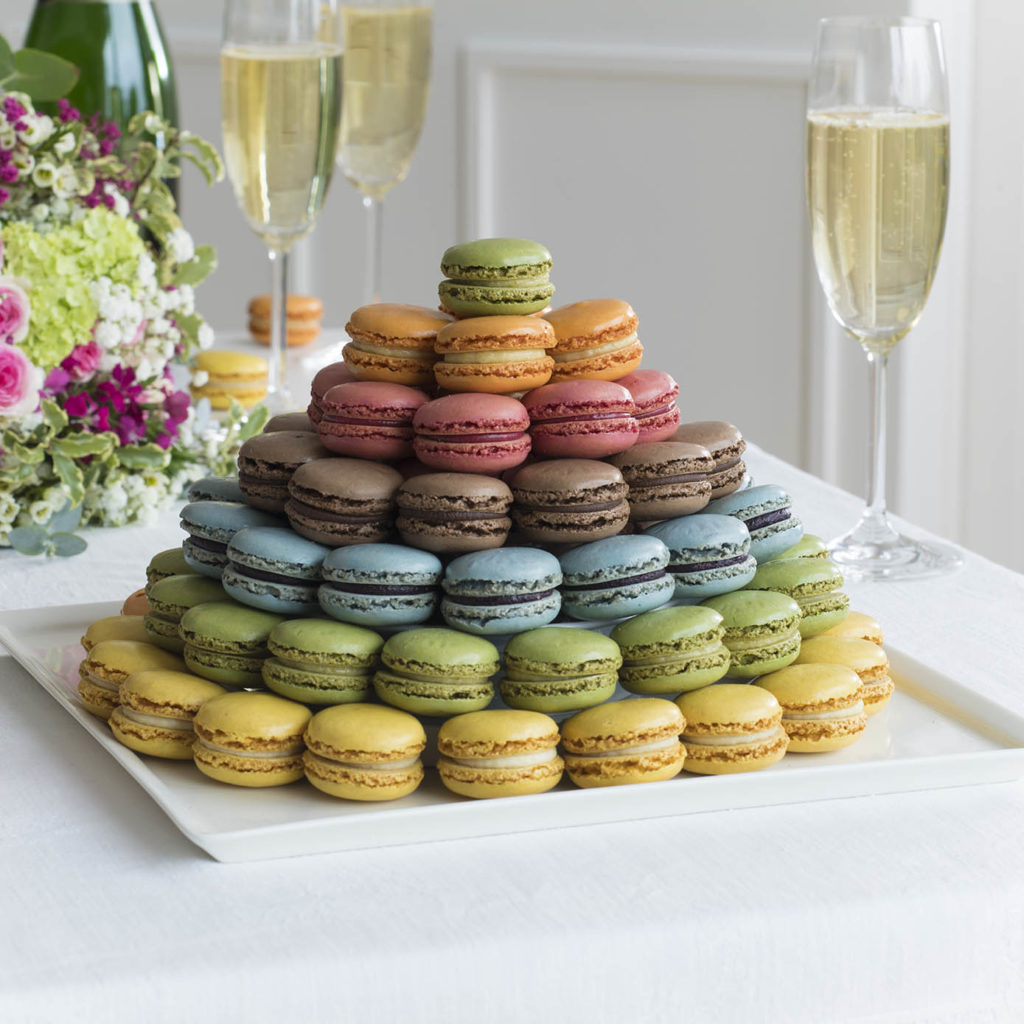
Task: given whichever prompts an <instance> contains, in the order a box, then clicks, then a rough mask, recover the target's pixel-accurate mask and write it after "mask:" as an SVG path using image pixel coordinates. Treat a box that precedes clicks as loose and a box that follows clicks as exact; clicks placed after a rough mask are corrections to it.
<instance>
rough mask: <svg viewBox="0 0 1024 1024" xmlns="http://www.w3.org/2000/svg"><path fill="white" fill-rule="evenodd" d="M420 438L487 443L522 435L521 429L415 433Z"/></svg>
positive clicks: (516, 437)
mask: <svg viewBox="0 0 1024 1024" xmlns="http://www.w3.org/2000/svg"><path fill="white" fill-rule="evenodd" d="M416 436H417V437H418V438H420V440H425V441H440V442H442V443H451V444H481V443H483V444H488V443H490V442H492V441H517V440H518V439H519V438H521V437H522V436H523V431H521V430H512V431H506V432H504V433H500V434H459V433H454V434H423V433H419V434H417V435H416Z"/></svg>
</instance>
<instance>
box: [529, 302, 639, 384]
mask: <svg viewBox="0 0 1024 1024" xmlns="http://www.w3.org/2000/svg"><path fill="white" fill-rule="evenodd" d="M545 319H547V320H548V322H549V323H551V324H552V326H553V327H554V328H555V333H556V335H557V337H558V345H557V347H556V349H555V369H554V371H553V373H552V377H551V379H552V381H562V380H573V379H578V380H609V381H615V380H619V379H620V378H622V377H625V376H626V375H627V374H629V373H632V372H633V371H635V370H636V369H637V367H638V366H639V365H640V361H641V359H642V358H643V351H644V350H643V345H642V344H641V343H640V341H639V339H638V338H637V336H636V329H637V316H636V313H634V312H633V308H632V307H631V306H630V305H629V303H628V302H623V301H622V300H621V299H584V300H583V301H581V302H574V303H571V304H569V305H567V306H560V307H559V308H558V309H554V310H552V311H551V312H550V313H547V314H545Z"/></svg>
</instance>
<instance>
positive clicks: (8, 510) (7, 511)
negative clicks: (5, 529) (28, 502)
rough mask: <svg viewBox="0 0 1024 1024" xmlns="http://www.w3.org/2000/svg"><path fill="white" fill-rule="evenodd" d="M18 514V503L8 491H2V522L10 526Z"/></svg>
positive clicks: (0, 520)
mask: <svg viewBox="0 0 1024 1024" xmlns="http://www.w3.org/2000/svg"><path fill="white" fill-rule="evenodd" d="M17 514H18V503H17V502H16V501H15V500H14V498H12V497H11V495H10V493H9V492H7V491H0V524H2V525H4V526H10V524H11V523H13V522H14V517H15V516H16V515H17Z"/></svg>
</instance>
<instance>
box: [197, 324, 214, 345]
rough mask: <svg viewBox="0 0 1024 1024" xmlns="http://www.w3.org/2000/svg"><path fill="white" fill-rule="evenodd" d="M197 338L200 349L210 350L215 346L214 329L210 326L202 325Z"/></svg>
mask: <svg viewBox="0 0 1024 1024" xmlns="http://www.w3.org/2000/svg"><path fill="white" fill-rule="evenodd" d="M196 337H197V339H198V341H199V347H200V348H209V347H210V346H211V345H212V344H213V328H212V327H211V326H210V325H209V324H205V323H204V324H200V325H199V330H198V331H197V332H196Z"/></svg>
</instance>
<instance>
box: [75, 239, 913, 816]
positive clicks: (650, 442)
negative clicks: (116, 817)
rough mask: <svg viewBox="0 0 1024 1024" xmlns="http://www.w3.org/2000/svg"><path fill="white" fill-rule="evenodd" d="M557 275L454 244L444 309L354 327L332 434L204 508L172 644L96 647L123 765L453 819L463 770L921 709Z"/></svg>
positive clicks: (525, 768)
mask: <svg viewBox="0 0 1024 1024" xmlns="http://www.w3.org/2000/svg"><path fill="white" fill-rule="evenodd" d="M551 267H552V260H551V254H550V253H549V252H548V250H547V249H546V248H545V247H544V246H543V245H540V244H539V243H537V242H533V241H530V240H527V239H516V238H489V239H480V240H477V241H471V242H467V243H463V244H460V245H455V246H452V247H451V248H450V249H448V250H447V251H446V252H445V254H444V257H443V259H442V266H441V269H442V273H443V275H444V280H443V281H442V282H441V284H440V286H439V288H438V298H439V302H440V309H436V308H430V307H427V306H417V305H410V304H396V303H377V304H373V305H368V306H362V307H360V308H359V309H357V310H355V311H354V312H353V313H352V314H351V316H350V317H349V320H348V323H347V324H346V331H347V333H348V335H349V338H350V341H349V343H348V344H346V346H345V347H344V350H343V353H342V360H341V361H339V362H336V363H332V364H330V365H329V366H326V367H323V368H322V369H321V370H319V372H317V374H316V375H315V377H314V378H313V380H312V383H311V387H310V400H309V404H308V406H307V408H306V409H305V410H300V411H298V412H292V413H287V414H283V415H281V416H278V417H275V418H274V419H273V420H272V421H271V422H270V423H269V424H268V425H267V428H266V429H265V430H264V431H263V432H262V433H260V434H257V435H255V436H253V437H250V438H249V439H248V440H246V442H245V443H244V445H243V446H242V448H241V450H240V452H239V456H238V470H239V474H238V478H237V479H222V478H207V479H205V480H201V481H197V482H196V483H195V484H194V485H193V487H192V489H191V491H190V502H189V504H187V505H186V506H185V508H184V509H183V510H182V513H181V521H182V527H183V529H184V530H185V532H186V534H187V535H188V536H187V539H186V540H185V542H184V544H183V546H182V549H181V550H178V549H170V550H168V551H163V552H160V553H159V554H158V555H157V556H155V557H154V559H153V561H152V563H151V565H150V568H149V573H148V586H147V599H148V602H149V608H148V612H147V614H145V617H142V616H141V615H140V616H139V617H138V618H137V620H136V621H135V623H134V624H128V625H121V624H119V623H117V624H114V625H111V624H109V623H105V624H103V625H102V626H101V625H100V624H97V626H96V628H95V629H91V630H90V631H89V632H88V634H87V636H86V638H85V639H86V641H87V645H88V646H89V647H90V648H91V649H90V651H89V655H88V657H87V658H86V659H85V660H84V661H83V664H82V670H81V677H82V678H81V685H80V693H81V697H82V701H83V704H85V706H86V707H88V708H89V709H90V710H91V711H92V712H93V713H94V714H96V715H99V716H103V717H107V716H108V715H113V716H114V717H113V728H114V730H115V735H118V738H119V739H120V740H121V742H122V743H125V744H127V745H129V746H132V745H133V744H134V749H136V750H139V751H140V752H144V753H149V754H151V755H153V756H163V757H175V758H180V759H184V758H186V757H189V756H191V757H192V758H193V759H194V761H195V763H196V765H197V766H198V767H199V770H200V771H201V772H203V773H204V774H205V775H207V776H209V777H211V778H213V779H217V780H219V781H221V782H227V783H230V784H233V785H237V786H246V787H250V788H251V787H257V788H260V787H265V786H277V785H281V784H283V783H291V782H298V781H299V780H302V779H304V780H305V781H304V782H303V785H304V786H306V787H307V788H308V787H309V786H310V785H311V786H313V787H315V788H316V789H318V790H320V791H322V792H323V793H326V794H328V795H330V796H333V797H337V798H341V799H346V800H358V801H381V800H393V799H401V798H402V797H404V796H407V795H408V794H411V793H412V792H413V791H414V790H416V789H417V787H418V786H419V785H420V781H421V779H424V777H425V774H426V785H425V787H424V790H425V791H426V792H429V791H430V790H431V787H433V791H434V793H436V792H437V790H438V786H437V779H436V778H435V779H434V780H433V781H432V780H431V779H430V777H429V776H430V773H434V772H435V769H434V764H435V763H436V765H437V772H436V775H437V776H439V777H440V783H441V784H442V785H443V786H445V787H447V789H448V790H449V791H451V792H452V793H454V794H457V795H459V796H463V797H469V798H480V797H491V796H516V795H524V796H525V795H528V794H540V793H543V792H545V791H546V790H549V789H552V788H554V787H555V786H560V787H561V788H562V789H563V790H567V789H570V788H571V787H570V781H571V783H572V784H575V785H576V786H579V787H584V788H597V787H605V786H617V785H622V784H626V783H640V782H649V781H650V782H657V781H665V780H668V779H671V778H673V777H674V776H675V775H677V774H679V773H680V772H681V773H682V774H683V776H684V777H686V778H691V779H692V776H693V775H700V774H724V773H732V772H744V771H751V770H754V769H761V768H767V767H769V766H770V765H772V764H774V763H775V762H776V761H778V760H779V759H780V758H781V757H782V756H783V755H784V754H785V753H786V750H787V746H788V747H789V749H791V750H794V751H807V752H817V753H819V754H821V753H826V756H827V752H828V751H830V750H838V749H839V748H840V747H842V746H845V745H846V744H848V743H849V742H852V741H853V740H854V739H856V738H857V737H858V736H859V735H860V734H861V732H863V730H864V727H865V724H866V723H868V722H869V719H870V716H871V715H872V714H875V713H877V712H879V711H880V710H881V708H882V707H883V706H884V705H885V703H886V702H887V701H888V699H889V697H890V694H891V693H892V687H893V684H892V681H891V679H890V677H889V675H888V662H887V658H886V655H885V652H884V651H883V650H882V648H881V646H880V644H881V631H880V628H879V627H878V624H877V623H874V620H872V619H870V617H868V616H866V615H863V614H861V613H855V614H854V615H852V616H849V621H847V616H848V601H847V599H846V597H845V595H843V594H842V593H841V592H840V590H839V587H840V585H841V577H840V576H839V575H838V573H837V572H836V571H835V569H834V567H833V566H832V565H831V563H830V562H829V560H828V558H827V548H826V546H825V544H824V543H823V542H822V541H820V539H818V538H815V537H813V536H810V535H806V536H805V535H804V533H803V526H802V523H801V521H800V519H799V517H798V516H797V515H796V514H795V512H794V510H793V507H792V501H791V499H790V496H789V495H788V494H787V493H786V491H785V490H783V489H782V488H780V487H777V486H775V485H773V484H770V483H761V484H759V485H758V486H756V487H753V486H750V478H749V477H748V475H747V472H746V465H745V463H744V460H743V454H744V451H745V448H746V443H745V441H744V440H743V437H742V435H741V434H740V432H739V430H738V429H737V428H736V427H735V426H734V425H732V424H731V423H728V422H725V421H720V420H700V421H693V422H681V421H682V416H681V413H680V409H679V404H678V398H679V393H680V388H679V383H678V382H677V381H676V380H675V379H674V378H673V377H672V376H671V375H670V374H668V373H666V372H665V371H664V370H660V369H656V368H653V367H643V368H641V366H640V364H641V361H642V358H643V354H644V347H643V345H642V344H641V342H640V340H639V336H638V318H637V314H636V312H635V311H634V310H633V308H632V307H631V306H630V305H629V303H628V302H626V301H624V300H622V299H618V298H595V299H584V300H582V301H574V302H570V303H569V304H567V305H563V306H560V307H559V308H557V309H554V310H552V309H551V308H550V306H549V300H550V299H551V297H552V295H553V294H554V285H553V284H552V283H551V280H550V272H551ZM698 602H701V603H699V604H698ZM815 634H819V635H815ZM179 655H180V657H179ZM794 662H795V663H796V664H795V666H794V665H793V663H794ZM791 666H792V667H791ZM129 677H132V679H133V682H131V683H126V680H128V679H129ZM759 679H760V680H764V687H763V688H762V687H759V686H758V685H757V682H758V680H759ZM750 681H754V685H749V683H750ZM119 688H120V691H121V692H120V693H119ZM221 691H233V692H221ZM666 698H669V699H666ZM672 698H675V699H674V701H673V699H672ZM115 709H118V710H116V712H115ZM556 720H558V721H557V722H556ZM559 723H560V725H561V729H560V728H559ZM867 727H868V728H870V725H868V726H867ZM193 735H194V737H195V739H194V740H193V738H192V737H193ZM559 747H561V751H559ZM421 754H422V755H423V756H422V757H421ZM563 769H564V771H565V774H566V775H567V776H568V779H569V780H570V781H566V782H562V781H561V780H562V776H563ZM680 784H682V783H680ZM691 784H692V783H691Z"/></svg>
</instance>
